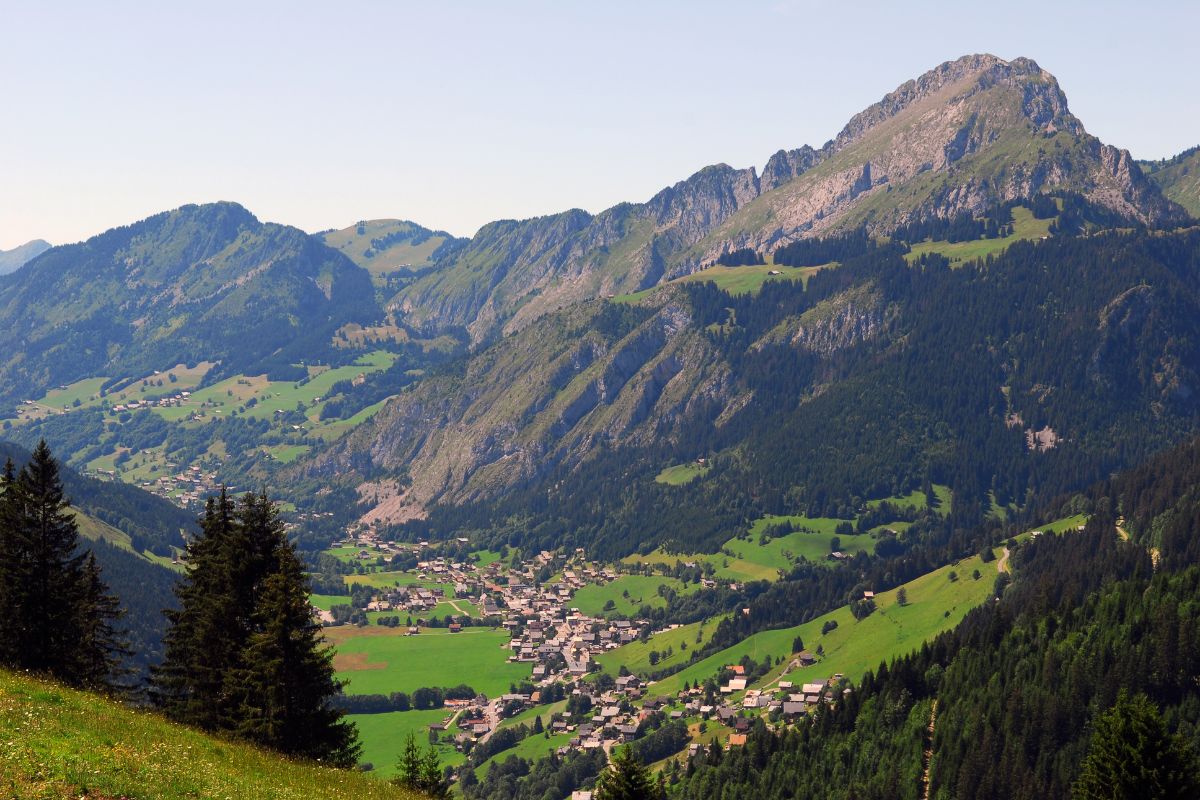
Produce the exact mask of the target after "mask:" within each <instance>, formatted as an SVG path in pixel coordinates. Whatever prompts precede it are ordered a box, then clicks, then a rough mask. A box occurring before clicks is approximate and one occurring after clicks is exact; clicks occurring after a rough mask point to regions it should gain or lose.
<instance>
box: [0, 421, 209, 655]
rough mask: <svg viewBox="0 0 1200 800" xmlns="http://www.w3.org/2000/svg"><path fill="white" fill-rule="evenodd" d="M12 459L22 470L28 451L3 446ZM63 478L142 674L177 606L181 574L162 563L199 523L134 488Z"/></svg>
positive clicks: (1, 455)
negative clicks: (116, 600) (122, 613)
mask: <svg viewBox="0 0 1200 800" xmlns="http://www.w3.org/2000/svg"><path fill="white" fill-rule="evenodd" d="M10 458H11V459H12V461H13V463H14V464H15V465H16V467H17V469H18V470H19V469H20V468H21V466H22V465H23V464H25V463H26V462H27V461H28V460H29V452H28V451H26V450H24V449H23V448H20V447H17V446H15V445H12V444H9V443H7V442H2V441H0V464H2V463H3V462H4V461H6V460H8V459H10ZM60 474H61V476H62V481H63V488H64V490H65V492H66V495H67V498H68V499H69V500H70V501H71V505H72V507H73V508H75V509H76V510H77V511H79V512H80V514H81V516H80V517H79V519H78V521H79V531H80V534H81V535H82V536H83V537H84V538H85V539H87V540H89V541H88V543H87V546H88V548H89V549H90V550H91V551H92V552H93V553H95V555H96V560H97V561H98V562H99V563H100V567H101V569H102V571H103V577H104V581H105V583H107V584H108V586H109V588H110V589H111V590H112V592H113V593H114V594H115V595H117V597H118V598H120V600H121V604H122V606H123V607H124V608H125V617H124V619H123V620H122V621H121V622H120V623H119V624H120V627H122V628H123V629H125V630H126V631H128V633H129V638H130V650H131V651H132V658H131V664H132V666H134V667H135V668H136V669H138V670H144V669H145V668H146V667H147V666H148V665H149V664H151V663H155V662H157V661H158V660H159V658H160V657H161V655H162V635H163V631H164V630H165V628H166V620H165V618H164V617H163V615H162V611H163V609H166V608H171V607H173V606H174V605H175V596H174V594H173V593H172V587H174V585H175V581H176V579H177V577H178V574H177V573H176V572H174V571H172V570H171V569H169V568H168V566H166V564H165V562H164V559H165V560H167V561H169V559H170V558H171V556H172V553H173V552H176V551H173V550H172V547H174V548H182V547H183V545H184V534H185V533H186V534H188V535H191V533H192V532H193V531H194V529H195V527H196V526H195V519H194V518H193V516H192V515H191V514H190V513H188V512H186V511H184V510H183V509H181V508H179V507H178V506H176V505H174V504H173V503H171V502H169V501H167V500H164V499H162V498H160V497H156V496H154V495H152V494H150V493H148V492H144V491H142V490H141V489H138V488H137V487H135V486H129V485H126V484H122V483H116V482H109V481H98V480H95V479H93V478H88V477H86V476H82V475H80V474H79V473H77V472H75V471H74V470H71V469H69V468H66V467H63V468H62V470H61V473H60ZM156 554H157V555H158V556H159V557H158V558H157V559H155V558H153V556H154V555H156Z"/></svg>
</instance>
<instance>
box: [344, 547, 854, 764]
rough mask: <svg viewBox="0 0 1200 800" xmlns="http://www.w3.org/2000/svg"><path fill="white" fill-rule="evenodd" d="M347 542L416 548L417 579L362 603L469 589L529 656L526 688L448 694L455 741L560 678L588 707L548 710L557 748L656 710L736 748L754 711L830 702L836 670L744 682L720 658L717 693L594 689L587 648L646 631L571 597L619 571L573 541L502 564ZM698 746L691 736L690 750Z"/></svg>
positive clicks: (435, 597)
mask: <svg viewBox="0 0 1200 800" xmlns="http://www.w3.org/2000/svg"><path fill="white" fill-rule="evenodd" d="M460 543H462V544H465V543H466V542H465V541H464V542H460ZM355 544H356V545H358V546H360V547H361V549H360V551H359V552H358V553H356V554H355V556H354V557H355V558H356V559H360V560H363V561H367V560H372V559H376V558H378V556H379V555H380V554H382V553H385V552H386V553H399V552H411V553H413V554H415V555H417V556H418V557H421V556H425V557H424V558H422V559H421V560H419V561H418V562H417V564H416V569H415V577H416V579H417V580H418V581H419V582H420V584H422V585H418V584H416V583H414V585H411V586H397V587H394V588H390V589H383V590H380V591H379V593H378V594H377V595H376V597H375V598H374V599H373V600H372V601H371V603H370V605H369V606H368V610H372V611H375V610H378V611H388V610H393V611H396V610H403V611H406V612H409V613H411V614H417V613H422V612H425V611H428V610H430V609H431V608H433V607H434V606H436V605H438V604H439V603H441V602H453V601H452V600H447V592H446V591H445V590H444V589H442V588H440V587H439V586H437V585H440V586H453V588H454V597H455V598H457V599H463V598H470V599H471V600H472V601H474V602H475V603H477V604H478V609H479V614H480V615H481V616H482V617H484V618H490V619H492V620H494V621H495V622H497V623H498V624H499V625H501V626H503V627H504V628H506V629H507V630H509V631H510V633H511V638H510V640H509V642H508V649H509V652H510V655H509V661H511V662H520V663H528V664H530V665H531V686H532V688H533V690H532V691H527V692H514V693H509V694H505V695H502V696H500V697H496V698H491V699H489V698H486V697H483V696H480V697H477V698H475V699H474V700H469V701H449V702H448V703H447V705H448V706H450V707H452V708H453V713H452V714H451V715H449V716H448V717H447V718H446V720H444V721H443V723H442V724H440V725H436V726H434V729H435V730H439V729H440V730H445V729H447V728H449V727H450V726H451V725H452V724H453V720H455V719H457V726H458V730H459V734H458V736H457V741H458V743H459V745H460V746H466V744H467V743H468V742H474V743H478V742H481V741H486V740H487V739H488V738H489V737H490V736H491V735H493V733H494V732H495V731H496V729H497V727H498V726H499V725H500V724H501V720H502V719H503V718H504V717H505V715H507V714H512V713H515V712H516V711H518V710H522V709H527V708H533V707H536V706H537V705H539V704H540V703H541V701H542V697H541V696H542V694H543V692H544V691H545V690H546V689H547V687H551V686H553V685H555V684H562V685H563V688H564V689H565V690H566V691H567V692H568V695H569V696H576V697H577V696H580V695H587V698H588V700H590V703H584V704H583V705H584V706H588V707H590V708H591V711H590V712H588V715H587V716H586V717H585V718H582V719H581V718H580V717H578V716H577V717H571V716H569V715H568V714H567V712H559V713H557V714H555V715H554V716H553V717H552V718H551V719H550V722H549V723H548V724H547V728H548V730H549V733H551V734H555V735H557V734H571V737H570V739H569V741H568V743H567V744H565V745H563V746H562V747H561V748H560V752H566V751H569V750H572V749H585V750H587V749H596V748H602V749H604V750H605V751H606V752H611V749H612V747H614V746H616V745H618V744H621V743H623V742H628V741H632V740H633V739H636V738H637V737H638V736H639V734H640V733H642V726H643V724H644V723H645V721H646V719H647V718H648V717H649V716H651V715H652V714H655V713H656V712H662V713H663V714H665V715H666V716H667V717H669V718H672V719H686V720H688V721H696V720H705V721H710V722H713V723H718V724H721V725H724V726H726V727H727V728H728V729H729V730H730V734H729V737H728V739H727V741H726V745H727V746H729V747H736V746H738V745H740V744H744V743H745V737H746V734H747V733H748V732H749V730H750V728H751V727H752V726H753V724H754V721H755V720H756V719H759V718H770V719H775V720H778V721H779V722H780V723H782V724H789V723H795V722H797V721H799V720H800V719H802V718H804V717H805V716H806V715H808V714H811V713H812V712H813V710H814V708H815V707H817V706H819V705H821V704H823V703H831V702H834V700H835V698H836V696H837V695H838V692H839V690H838V689H837V688H836V686H837V684H838V682H839V681H840V680H841V678H842V676H841V675H834V676H833V677H832V679H831V680H820V681H813V682H804V683H801V684H799V685H794V684H793V683H792V682H791V681H789V680H787V673H786V672H785V673H784V675H783V676H782V677H780V678H779V679H778V680H776V681H774V682H773V683H770V684H767V685H766V686H764V687H762V688H749V686H748V683H749V681H748V679H747V677H746V675H745V669H744V667H742V666H741V665H729V666H727V667H726V669H725V671H726V672H727V673H728V674H730V675H732V677H731V678H730V679H729V680H728V681H727V682H726V683H725V684H724V685H722V686H719V687H718V689H719V692H717V693H714V692H713V690H712V687H711V686H710V687H709V688H707V689H706V688H702V687H700V686H699V685H697V686H695V687H689V688H688V689H687V690H684V691H680V692H679V693H678V694H677V695H675V696H669V697H664V696H655V695H654V694H653V684H650V685H646V684H645V683H643V681H642V680H641V679H640V678H639V677H638V676H636V675H623V676H620V677H617V678H616V679H615V685H614V684H613V683H610V684H608V686H610V687H612V688H608V689H607V690H603V691H602V690H601V689H599V688H598V687H597V685H596V684H595V683H594V682H593V681H592V679H590V678H585V676H587V675H588V673H589V672H591V671H592V669H593V667H594V657H595V656H596V655H598V654H600V653H603V652H607V651H610V650H614V649H616V648H618V647H621V646H622V645H625V644H629V643H630V642H633V641H634V640H636V639H638V637H639V635H641V634H642V633H643V632H645V633H649V632H650V631H649V627H648V623H647V622H646V621H644V620H626V619H605V618H600V617H593V616H589V615H587V614H583V613H581V612H580V611H579V609H578V608H575V607H573V606H572V605H571V603H572V598H573V597H574V595H575V592H577V591H578V590H579V589H581V588H583V587H584V586H587V585H589V584H597V583H601V584H602V583H607V582H609V581H612V580H615V579H616V578H617V577H619V575H618V573H617V572H615V571H614V570H612V569H611V568H608V567H604V566H601V565H599V564H596V563H592V562H588V561H587V560H586V559H585V557H584V553H583V551H582V550H578V551H576V552H575V553H574V554H572V555H570V556H569V557H567V558H563V557H562V556H561V555H556V554H553V553H549V552H541V553H538V554H537V555H536V556H533V557H532V558H531V559H529V560H527V561H526V562H524V563H514V564H512V565H506V564H504V563H503V562H501V561H495V562H492V563H490V564H487V565H486V566H483V567H480V566H479V565H477V564H473V563H470V562H460V561H456V560H452V559H449V558H445V557H429V555H428V550H429V547H430V545H429V543H428V542H419V543H416V544H397V543H383V542H376V541H372V540H370V539H362V538H356V539H355ZM547 568H551V569H553V570H554V572H555V575H556V576H557V578H556V580H554V581H539V580H538V577H539V574H540V575H542V576H543V577H544V575H545V574H546V572H547ZM455 627H457V626H455ZM417 632H419V630H418V631H417ZM814 663H816V658H815V657H814V656H813V655H812V654H811V653H809V652H807V651H805V652H803V653H799V654H797V655H796V656H795V657H794V659H793V660H792V662H791V664H790V665H789V667H788V670H789V671H790V670H792V669H797V668H803V667H809V666H812V665H813V664H814ZM527 688H528V687H527ZM714 694H716V696H714ZM698 747H699V745H693V752H695V751H696V750H697V749H698Z"/></svg>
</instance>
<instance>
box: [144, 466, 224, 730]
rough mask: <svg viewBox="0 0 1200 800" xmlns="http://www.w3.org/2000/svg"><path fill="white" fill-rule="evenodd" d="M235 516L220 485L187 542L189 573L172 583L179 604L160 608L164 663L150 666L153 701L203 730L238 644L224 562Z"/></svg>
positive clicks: (211, 722) (215, 712)
mask: <svg viewBox="0 0 1200 800" xmlns="http://www.w3.org/2000/svg"><path fill="white" fill-rule="evenodd" d="M233 522H234V507H233V503H232V502H231V501H230V499H229V497H228V495H227V494H226V492H225V490H224V489H222V490H221V494H220V495H219V497H216V498H213V497H210V498H208V501H207V502H206V503H205V507H204V515H203V516H202V517H201V519H200V533H199V535H198V536H197V537H196V538H195V539H194V540H193V541H191V542H190V543H189V544H188V549H187V556H186V559H185V560H186V562H187V570H188V571H187V575H186V577H185V579H184V580H182V581H180V582H179V583H178V584H177V585H176V588H175V594H176V596H177V597H178V598H179V607H178V608H177V609H168V610H166V611H165V612H164V614H165V615H166V617H167V622H168V629H167V633H166V635H165V636H164V637H163V644H164V657H163V663H162V665H161V666H158V667H156V668H155V669H154V670H153V671H152V678H153V684H152V688H151V697H152V698H153V700H154V701H155V703H156V704H157V705H159V706H160V707H161V708H162V709H163V710H164V711H165V712H166V713H167V714H168V715H169V716H171V717H173V718H174V719H176V720H178V721H180V722H183V723H186V724H189V725H196V726H198V727H200V728H204V729H206V730H213V729H215V728H216V727H217V726H218V724H219V721H220V718H221V709H220V706H221V702H220V700H221V690H222V687H223V686H224V683H225V678H224V675H225V672H226V671H227V670H228V669H230V668H231V666H232V665H233V659H234V656H235V654H236V651H237V649H238V642H237V636H236V634H235V632H234V631H233V629H232V627H233V619H232V614H233V609H232V602H231V595H230V589H229V581H228V577H227V575H226V570H225V569H224V568H223V564H224V563H225V562H226V561H227V555H226V551H227V550H228V549H229V541H230V539H231V538H232V536H233Z"/></svg>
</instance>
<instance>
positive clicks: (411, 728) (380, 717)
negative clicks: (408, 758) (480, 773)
mask: <svg viewBox="0 0 1200 800" xmlns="http://www.w3.org/2000/svg"><path fill="white" fill-rule="evenodd" d="M453 713H454V712H453V711H452V710H451V709H448V708H434V709H429V710H425V711H389V712H387V713H385V714H349V715H347V717H346V718H347V719H349V720H350V721H351V722H353V723H354V724H355V725H356V726H357V727H358V739H359V741H360V742H362V756H361V760H362V761H363V762H366V763H369V764H371V765H373V766H374V767H375V769H374V770H373V771H372V772H371V774H372V775H376V776H379V777H381V778H390V777H392V776H393V775H395V774H396V759H397V757H398V756H399V755H400V750H401V749H402V748H403V747H404V740H405V739H407V738H408V735H409V734H410V733H411V734H412V735H413V736H415V737H416V740H417V746H418V747H420V748H421V749H422V750H424V749H425V748H426V747H428V746H429V726H430V725H434V724H437V723H439V722H441V721H442V720H444V719H446V718H447V717H450V716H451V715H452V714H453ZM437 752H438V756H439V757H440V758H441V760H442V766H457V765H458V764H461V763H463V762H464V761H465V760H466V757H465V756H464V755H463V754H462V753H460V752H458V751H457V750H455V749H454V748H453V747H450V746H449V745H446V744H440V743H439V744H438V746H437Z"/></svg>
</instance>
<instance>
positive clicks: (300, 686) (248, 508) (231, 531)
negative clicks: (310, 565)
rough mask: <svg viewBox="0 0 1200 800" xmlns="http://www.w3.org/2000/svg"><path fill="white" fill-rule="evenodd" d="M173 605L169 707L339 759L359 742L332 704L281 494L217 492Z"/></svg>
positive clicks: (280, 745) (165, 688) (288, 747)
mask: <svg viewBox="0 0 1200 800" xmlns="http://www.w3.org/2000/svg"><path fill="white" fill-rule="evenodd" d="M200 528H201V531H200V535H199V536H198V537H197V538H196V540H195V541H194V542H192V543H191V544H190V545H189V547H188V558H187V560H188V573H187V576H186V578H185V579H184V581H182V582H181V584H180V586H179V587H178V588H177V590H176V594H177V596H178V597H179V608H178V609H174V610H168V611H167V612H165V613H166V615H167V618H168V621H169V623H170V628H169V630H168V632H167V635H166V636H165V638H164V643H165V645H166V647H165V650H166V652H165V657H164V660H163V664H162V665H161V666H160V667H159V668H157V669H156V670H155V671H154V675H153V689H152V697H153V698H154V700H155V702H156V703H157V704H158V705H159V706H160V707H161V708H162V709H163V710H164V711H166V712H167V714H168V715H170V716H172V717H173V718H175V719H177V720H179V721H181V722H184V723H187V724H191V725H195V726H198V727H200V728H204V729H206V730H222V731H227V732H229V733H232V734H234V735H237V736H241V737H242V738H246V739H249V740H251V741H254V742H257V743H258V744H261V745H263V746H266V747H270V748H272V749H275V750H278V751H280V752H284V753H288V754H290V755H295V756H299V757H302V758H308V759H313V760H319V761H325V762H327V763H331V764H334V765H337V766H343V767H345V766H352V765H353V764H354V763H355V762H356V760H357V758H358V754H359V747H358V744H357V741H356V738H357V737H356V732H355V729H354V726H353V725H352V724H351V723H349V722H348V721H346V720H343V719H342V716H343V714H342V712H341V711H338V710H337V709H334V708H333V707H332V706H331V705H330V701H331V699H332V697H333V696H334V695H335V694H337V693H338V692H339V691H340V689H341V684H340V683H339V682H338V681H337V680H336V679H335V678H334V670H333V663H332V653H331V651H330V650H328V649H327V648H324V647H323V646H322V645H321V642H320V636H319V628H318V626H317V625H316V624H315V623H314V621H313V619H312V611H311V609H310V607H309V605H308V593H309V586H308V579H307V577H306V576H305V573H304V568H303V565H302V563H301V562H300V560H299V558H298V557H297V556H296V552H295V550H294V548H293V547H292V545H291V544H290V543H289V542H288V540H287V536H286V534H285V532H284V528H283V523H282V522H281V521H280V519H279V515H278V512H277V510H276V508H275V506H274V504H273V503H272V502H271V501H270V499H268V498H267V496H266V495H264V494H260V495H254V494H247V495H246V496H245V497H244V498H243V499H242V501H241V502H240V503H238V504H236V505H235V504H234V503H233V501H232V500H230V498H229V496H228V494H227V493H226V492H224V491H222V492H221V494H220V496H219V497H216V498H210V499H209V501H208V503H207V504H206V506H205V512H204V516H203V517H202V518H201V521H200Z"/></svg>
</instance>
